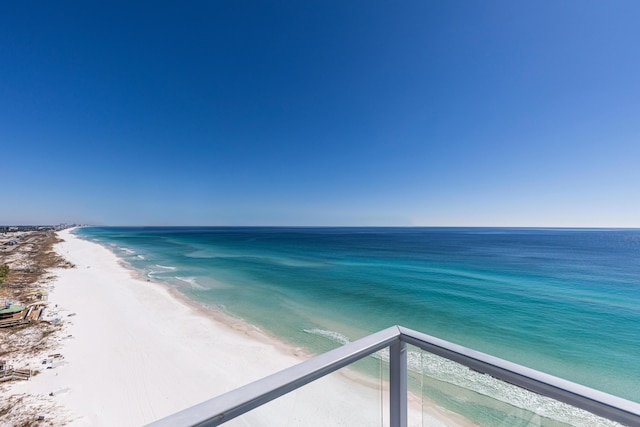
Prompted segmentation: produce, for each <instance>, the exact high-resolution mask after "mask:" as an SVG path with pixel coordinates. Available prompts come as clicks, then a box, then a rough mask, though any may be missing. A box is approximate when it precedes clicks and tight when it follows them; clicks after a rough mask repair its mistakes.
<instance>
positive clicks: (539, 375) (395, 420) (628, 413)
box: [148, 326, 640, 427]
mask: <svg viewBox="0 0 640 427" xmlns="http://www.w3.org/2000/svg"><path fill="white" fill-rule="evenodd" d="M405 343H406V344H411V345H414V346H416V347H419V348H421V349H423V350H425V351H427V352H430V353H433V354H435V355H437V356H441V357H444V358H446V359H449V360H452V361H454V362H457V363H459V364H461V365H463V366H466V367H468V368H470V369H472V370H474V371H478V372H481V373H485V374H488V375H490V376H492V377H495V378H497V379H499V380H502V381H505V382H508V383H511V384H514V385H516V386H518V387H521V388H524V389H527V390H530V391H532V392H535V393H538V394H541V395H544V396H548V397H550V398H552V399H555V400H558V401H561V402H564V403H567V404H569V405H571V406H575V407H577V408H581V409H584V410H586V411H589V412H591V413H594V414H596V415H600V416H602V417H604V418H608V419H610V420H613V421H617V422H620V423H622V424H626V425H640V404H639V403H636V402H632V401H629V400H626V399H623V398H620V397H617V396H613V395H611V394H608V393H604V392H601V391H598V390H595V389H592V388H589V387H586V386H583V385H580V384H576V383H573V382H571V381H567V380H563V379H561V378H558V377H554V376H552V375H549V374H545V373H543V372H540V371H536V370H534V369H531V368H527V367H525V366H521V365H518V364H515V363H512V362H509V361H506V360H503V359H500V358H497V357H494V356H491V355H488V354H485V353H481V352H478V351H475V350H471V349H469V348H466V347H463V346H460V345H457V344H453V343H451V342H448V341H445V340H441V339H439V338H436V337H432V336H430V335H426V334H423V333H421V332H417V331H414V330H411V329H408V328H404V327H402V326H393V327H390V328H387V329H384V330H382V331H379V332H376V333H374V334H372V335H368V336H366V337H364V338H361V339H359V340H357V341H354V342H351V343H348V344H346V345H344V346H342V347H339V348H336V349H334V350H331V351H329V352H327V353H323V354H321V355H318V356H316V357H313V358H311V359H309V360H307V361H304V362H302V363H299V364H297V365H295V366H292V367H291V368H288V369H284V370H282V371H280V372H277V373H275V374H273V375H270V376H268V377H265V378H263V379H260V380H258V381H255V382H253V383H250V384H247V385H245V386H243V387H240V388H237V389H235V390H232V391H230V392H227V393H225V394H222V395H220V396H218V397H214V398H212V399H209V400H207V401H205V402H202V403H200V404H197V405H195V406H192V407H190V408H187V409H185V410H182V411H180V412H177V413H175V414H173V415H169V416H168V417H166V418H163V419H160V420H158V421H155V422H153V423H151V424H148V427H165V426H166V427H168V426H171V427H173V426H185V427H186V426H198V427H204V426H217V425H220V424H222V423H224V422H227V421H229V420H231V419H233V418H235V417H237V416H240V415H242V414H244V413H246V412H248V411H250V410H252V409H254V408H256V407H258V406H260V405H263V404H265V403H267V402H270V401H272V400H274V399H276V398H278V397H280V396H282V395H284V394H286V393H289V392H291V391H293V390H295V389H297V388H300V387H302V386H303V385H305V384H308V383H310V382H312V381H314V380H316V379H318V378H321V377H323V376H325V375H327V374H330V373H332V372H334V371H337V370H338V369H340V368H343V367H345V366H347V365H349V364H351V363H353V362H356V361H358V360H360V359H362V358H364V357H366V356H369V355H371V354H373V353H375V352H377V351H379V350H382V349H383V348H386V347H391V349H392V351H391V353H390V376H391V378H390V382H391V384H390V393H391V398H390V404H391V405H392V407H391V408H390V416H391V425H392V426H399V427H404V426H405V425H406V410H407V408H406V352H405V351H404V345H405ZM402 377H404V379H403V378H402ZM394 384H395V387H394ZM394 388H396V389H397V390H394ZM394 393H395V399H394ZM403 393H404V395H405V396H404V397H403V396H402V395H403ZM394 402H395V408H394ZM401 406H404V407H401Z"/></svg>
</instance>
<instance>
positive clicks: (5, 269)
mask: <svg viewBox="0 0 640 427" xmlns="http://www.w3.org/2000/svg"><path fill="white" fill-rule="evenodd" d="M8 275H9V266H8V265H7V264H3V265H0V285H1V284H3V283H4V280H5V279H6V278H7V276H8Z"/></svg>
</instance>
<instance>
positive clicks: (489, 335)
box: [77, 227, 640, 401]
mask: <svg viewBox="0 0 640 427" xmlns="http://www.w3.org/2000/svg"><path fill="white" fill-rule="evenodd" d="M77 234H78V235H80V236H81V237H85V238H88V239H91V240H97V241H99V242H101V243H103V244H105V245H107V246H108V247H110V248H111V249H112V250H114V251H115V252H116V253H117V254H118V255H119V256H121V257H122V258H123V259H125V260H126V261H127V262H129V263H130V264H131V265H132V266H133V267H135V268H138V269H141V270H143V271H145V273H146V274H148V275H149V277H152V278H154V279H156V280H162V281H165V282H167V283H169V284H171V285H172V286H176V287H179V288H180V290H181V291H183V292H184V293H185V294H187V295H188V296H190V297H191V298H193V299H195V300H197V301H200V302H202V303H205V304H208V305H210V306H213V307H218V308H222V309H224V310H225V311H227V312H229V313H230V314H232V315H234V316H237V317H240V318H242V319H244V320H246V321H247V322H250V323H252V324H255V325H257V326H259V327H260V328H262V329H264V330H267V331H269V332H271V333H272V334H274V335H276V336H279V337H281V338H282V339H284V340H286V341H288V342H291V343H292V344H294V345H299V346H305V347H307V348H309V349H310V350H312V351H315V352H320V351H324V350H327V349H328V348H333V347H335V346H336V342H340V341H344V340H346V339H349V340H353V339H356V338H360V337H362V336H364V335H366V334H369V333H371V332H374V331H377V330H380V329H383V328H386V327H388V326H392V325H395V324H401V325H404V326H407V327H410V328H413V329H416V330H419V331H422V332H425V333H427V334H430V335H434V336H437V337H439V338H443V339H445V340H449V341H453V342H455V343H458V344H461V345H464V346H467V347H471V348H473V349H475V350H479V351H483V352H486V353H490V354H492V355H495V356H498V357H502V358H505V359H508V360H510V361H513V362H516V363H520V364H523V365H526V366H529V367H532V368H535V369H538V370H541V371H544V372H547V373H550V374H553V375H557V376H560V377H562V378H566V379H569V380H571V381H575V382H578V383H581V384H584V385H587V386H590V387H594V388H597V389H600V390H602V391H606V392H608V393H612V394H615V395H618V396H621V397H625V398H627V399H631V400H635V401H640V230H602V229H595V230H591V229H510V228H271V227H265V228H252V227H241V228H227V227H171V228H166V227H157V228H155V227H154V228H114V227H110V228H99V227H92V228H82V229H79V230H77Z"/></svg>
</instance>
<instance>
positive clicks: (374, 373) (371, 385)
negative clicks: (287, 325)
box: [224, 354, 389, 427]
mask: <svg viewBox="0 0 640 427" xmlns="http://www.w3.org/2000/svg"><path fill="white" fill-rule="evenodd" d="M387 360H388V359H386V358H384V357H381V356H380V355H377V354H376V355H372V356H368V357H366V358H364V359H362V360H360V361H358V362H355V363H353V364H351V365H349V366H347V367H345V368H342V369H339V370H338V371H335V372H333V373H331V374H329V375H326V376H325V377H322V378H320V379H317V380H315V381H313V382H311V383H309V384H307V385H305V386H303V387H301V388H299V389H297V390H295V391H292V392H290V393H288V394H285V395H284V396H281V397H279V398H277V399H275V400H273V401H271V402H269V403H266V404H264V405H262V406H260V407H258V408H255V409H253V410H251V411H249V412H247V413H246V414H244V415H241V416H239V417H237V418H234V419H232V420H230V421H228V422H226V423H225V424H224V426H225V427H227V426H228V427H238V426H252V427H253V426H265V427H266V426H269V427H272V426H278V427H281V426H282V427H303V426H304V427H307V426H354V427H359V426H362V427H364V426H367V427H372V426H381V427H383V426H388V425H389V421H388V419H389V366H388V362H387Z"/></svg>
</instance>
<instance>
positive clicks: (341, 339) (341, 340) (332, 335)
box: [304, 329, 351, 345]
mask: <svg viewBox="0 0 640 427" xmlns="http://www.w3.org/2000/svg"><path fill="white" fill-rule="evenodd" d="M304 332H306V333H308V334H312V335H319V336H321V337H325V338H329V339H330V340H331V341H333V342H337V343H338V344H342V345H344V344H349V343H350V342H351V341H349V338H347V337H346V336H345V335H342V334H341V333H340V332H335V331H327V330H324V329H304Z"/></svg>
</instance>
